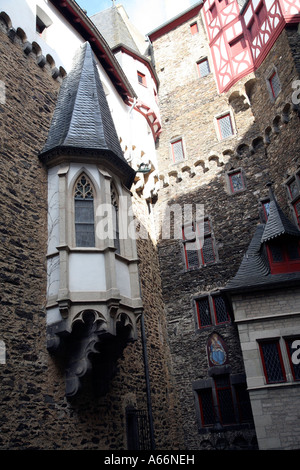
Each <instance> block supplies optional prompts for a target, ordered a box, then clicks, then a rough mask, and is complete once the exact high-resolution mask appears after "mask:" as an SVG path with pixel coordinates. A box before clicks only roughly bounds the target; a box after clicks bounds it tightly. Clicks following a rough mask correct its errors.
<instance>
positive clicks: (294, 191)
mask: <svg viewBox="0 0 300 470" xmlns="http://www.w3.org/2000/svg"><path fill="white" fill-rule="evenodd" d="M288 188H289V191H290V195H291V198H292V199H294V198H295V197H296V196H298V194H299V188H298V184H297V181H296V180H295V179H294V180H292V181H290V183H288Z"/></svg>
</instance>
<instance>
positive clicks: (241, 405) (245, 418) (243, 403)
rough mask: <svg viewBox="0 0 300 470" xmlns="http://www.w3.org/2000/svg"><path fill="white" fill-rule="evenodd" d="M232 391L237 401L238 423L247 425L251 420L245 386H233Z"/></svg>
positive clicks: (243, 384) (248, 398) (242, 384)
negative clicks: (233, 390)
mask: <svg viewBox="0 0 300 470" xmlns="http://www.w3.org/2000/svg"><path fill="white" fill-rule="evenodd" d="M234 389H235V395H236V399H237V405H238V412H239V419H240V422H241V423H248V422H249V421H252V420H253V418H252V409H251V403H250V397H249V392H248V390H247V385H246V384H245V383H241V384H237V385H235V386H234Z"/></svg>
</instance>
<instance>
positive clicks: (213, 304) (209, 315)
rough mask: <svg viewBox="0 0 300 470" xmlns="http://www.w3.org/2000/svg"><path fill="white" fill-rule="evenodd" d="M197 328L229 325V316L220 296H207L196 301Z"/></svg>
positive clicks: (225, 304) (223, 300) (224, 302)
mask: <svg viewBox="0 0 300 470" xmlns="http://www.w3.org/2000/svg"><path fill="white" fill-rule="evenodd" d="M196 312H197V322H198V328H205V327H206V326H212V325H220V324H222V323H229V322H230V316H229V311H228V307H227V303H226V301H225V298H224V297H223V296H222V295H213V296H211V295H207V296H205V297H201V298H199V299H197V300H196Z"/></svg>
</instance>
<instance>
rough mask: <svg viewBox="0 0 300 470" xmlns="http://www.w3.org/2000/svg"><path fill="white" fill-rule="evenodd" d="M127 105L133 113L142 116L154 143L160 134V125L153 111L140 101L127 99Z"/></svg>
mask: <svg viewBox="0 0 300 470" xmlns="http://www.w3.org/2000/svg"><path fill="white" fill-rule="evenodd" d="M129 104H131V105H132V106H133V109H134V110H135V111H137V112H138V113H140V114H141V115H142V116H144V118H145V119H146V121H147V123H148V124H149V127H150V129H151V132H152V135H153V138H154V141H155V142H156V140H157V138H158V136H159V135H160V134H161V124H160V121H159V119H158V117H157V115H156V113H155V111H154V110H153V109H151V108H150V107H149V106H148V105H147V104H145V103H143V102H142V101H141V100H137V101H135V100H134V99H129Z"/></svg>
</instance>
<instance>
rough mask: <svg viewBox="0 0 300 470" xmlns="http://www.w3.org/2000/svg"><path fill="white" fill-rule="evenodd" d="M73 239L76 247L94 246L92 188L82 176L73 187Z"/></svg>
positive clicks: (84, 176)
mask: <svg viewBox="0 0 300 470" xmlns="http://www.w3.org/2000/svg"><path fill="white" fill-rule="evenodd" d="M74 205H75V239H76V246H79V247H93V246H95V221H94V195H93V188H92V185H91V183H90V181H89V179H88V178H87V177H86V175H85V174H82V175H81V176H80V178H79V179H78V180H77V183H76V185H75V194H74Z"/></svg>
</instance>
